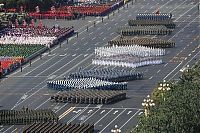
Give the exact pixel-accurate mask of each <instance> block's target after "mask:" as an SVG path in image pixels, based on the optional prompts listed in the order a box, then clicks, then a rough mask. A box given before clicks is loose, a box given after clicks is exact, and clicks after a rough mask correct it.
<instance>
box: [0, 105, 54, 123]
mask: <svg viewBox="0 0 200 133" xmlns="http://www.w3.org/2000/svg"><path fill="white" fill-rule="evenodd" d="M57 121H58V116H57V115H56V114H55V113H54V112H53V111H52V110H49V109H42V110H31V109H28V108H24V109H22V110H0V125H26V124H30V123H33V122H57Z"/></svg>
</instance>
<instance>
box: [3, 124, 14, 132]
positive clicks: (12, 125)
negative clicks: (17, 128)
mask: <svg viewBox="0 0 200 133" xmlns="http://www.w3.org/2000/svg"><path fill="white" fill-rule="evenodd" d="M13 127H14V125H12V126H11V127H9V128H8V129H7V130H5V131H4V132H3V133H6V132H7V131H8V130H10V129H11V128H13Z"/></svg>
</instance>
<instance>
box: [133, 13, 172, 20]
mask: <svg viewBox="0 0 200 133" xmlns="http://www.w3.org/2000/svg"><path fill="white" fill-rule="evenodd" d="M143 19H145V20H166V19H172V14H171V13H161V14H152V13H139V14H137V16H136V20H143Z"/></svg>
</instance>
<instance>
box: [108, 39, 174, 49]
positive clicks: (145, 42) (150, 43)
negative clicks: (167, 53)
mask: <svg viewBox="0 0 200 133" xmlns="http://www.w3.org/2000/svg"><path fill="white" fill-rule="evenodd" d="M114 45H117V46H126V45H141V46H147V47H154V48H171V47H175V42H173V41H166V40H161V39H155V38H147V37H140V38H125V39H117V40H111V41H109V42H108V46H114Z"/></svg>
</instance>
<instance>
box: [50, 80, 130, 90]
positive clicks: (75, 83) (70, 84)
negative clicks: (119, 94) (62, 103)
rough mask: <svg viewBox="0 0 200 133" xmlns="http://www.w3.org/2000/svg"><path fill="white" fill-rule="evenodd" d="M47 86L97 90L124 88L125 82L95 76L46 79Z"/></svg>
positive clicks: (60, 88) (64, 88)
mask: <svg viewBox="0 0 200 133" xmlns="http://www.w3.org/2000/svg"><path fill="white" fill-rule="evenodd" d="M47 86H48V87H49V88H52V89H55V90H71V89H97V90H126V89H127V83H126V82H121V83H118V82H109V81H104V80H100V79H95V78H79V79H66V80H56V81H47Z"/></svg>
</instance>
